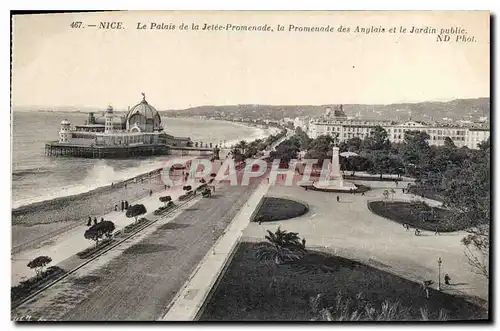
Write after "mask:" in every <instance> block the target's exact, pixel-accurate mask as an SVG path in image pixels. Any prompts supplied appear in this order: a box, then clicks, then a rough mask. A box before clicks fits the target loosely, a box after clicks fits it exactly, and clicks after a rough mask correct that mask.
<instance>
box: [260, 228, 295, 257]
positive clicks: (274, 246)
mask: <svg viewBox="0 0 500 331" xmlns="http://www.w3.org/2000/svg"><path fill="white" fill-rule="evenodd" d="M267 233H268V234H267V235H266V236H265V239H266V240H267V243H268V244H265V245H264V244H263V245H260V246H259V248H258V249H257V253H256V255H257V258H258V259H259V260H272V261H273V263H275V264H276V265H281V264H283V263H286V262H289V261H293V260H297V259H299V258H300V253H303V252H304V251H305V248H303V247H302V244H301V241H300V237H299V236H298V233H296V232H287V231H286V230H281V228H280V227H278V229H277V230H276V231H275V232H274V233H273V232H271V231H269V230H267Z"/></svg>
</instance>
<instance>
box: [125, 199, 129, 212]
mask: <svg viewBox="0 0 500 331" xmlns="http://www.w3.org/2000/svg"><path fill="white" fill-rule="evenodd" d="M125 210H128V200H125Z"/></svg>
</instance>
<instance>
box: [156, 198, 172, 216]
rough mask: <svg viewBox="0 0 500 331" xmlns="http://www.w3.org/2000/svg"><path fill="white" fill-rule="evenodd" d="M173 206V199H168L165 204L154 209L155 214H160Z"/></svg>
mask: <svg viewBox="0 0 500 331" xmlns="http://www.w3.org/2000/svg"><path fill="white" fill-rule="evenodd" d="M174 207H175V204H174V202H173V201H170V202H169V203H168V204H167V205H166V206H161V207H160V208H158V209H156V210H155V211H154V214H155V215H162V214H164V213H166V212H167V211H169V210H171V209H172V208H174Z"/></svg>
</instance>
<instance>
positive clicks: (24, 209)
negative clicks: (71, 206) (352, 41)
mask: <svg viewBox="0 0 500 331" xmlns="http://www.w3.org/2000/svg"><path fill="white" fill-rule="evenodd" d="M185 118H188V119H195V118H191V117H185ZM198 120H199V119H198ZM210 121H221V122H226V123H230V124H235V125H240V126H245V127H249V128H252V129H254V130H255V134H254V135H253V136H251V137H242V138H238V139H234V140H229V141H227V142H226V143H227V146H228V147H225V148H223V149H228V148H230V146H231V144H236V143H238V142H239V141H241V140H245V141H247V142H250V141H253V140H256V139H262V138H264V137H267V136H269V135H271V134H276V132H274V130H279V129H276V128H268V129H263V128H258V127H255V126H252V125H250V124H246V123H239V122H231V121H226V120H212V119H210ZM257 130H258V131H257ZM174 158H178V156H174ZM163 167H164V166H161V167H158V168H156V169H154V170H151V171H150V172H155V171H161V170H162V169H163ZM13 171H14V170H13ZM147 173H148V172H144V173H141V174H139V175H135V176H132V177H128V178H126V179H123V180H121V181H118V182H116V183H113V185H114V187H111V184H109V185H105V186H99V187H96V188H92V189H90V190H88V191H84V192H80V193H74V194H68V195H64V196H59V197H47V198H46V199H43V200H40V201H33V202H27V203H25V204H20V203H19V202H16V203H15V202H14V201H13V200H11V212H12V218H13V219H12V222H11V223H12V224H13V225H14V224H15V222H14V217H18V216H19V215H22V214H25V213H29V212H37V211H38V210H37V208H43V207H46V206H47V205H50V204H61V203H70V202H73V201H74V200H75V199H79V198H87V197H88V196H89V195H93V194H103V193H106V192H109V190H110V189H112V188H116V187H117V186H116V185H124V183H125V182H128V181H133V180H135V179H136V178H141V177H143V176H144V175H145V174H147ZM20 201H22V199H21V200H20ZM21 203H22V202H21ZM15 204H16V205H17V206H16V207H13V206H14V205H15ZM40 223H42V224H43V223H45V222H40ZM40 223H39V224H40ZM51 223H53V222H51Z"/></svg>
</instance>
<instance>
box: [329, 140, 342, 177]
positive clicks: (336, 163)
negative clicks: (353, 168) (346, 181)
mask: <svg viewBox="0 0 500 331" xmlns="http://www.w3.org/2000/svg"><path fill="white" fill-rule="evenodd" d="M339 177H340V178H342V176H341V175H340V157H339V148H338V147H337V146H333V148H332V163H331V164H330V178H339Z"/></svg>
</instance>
